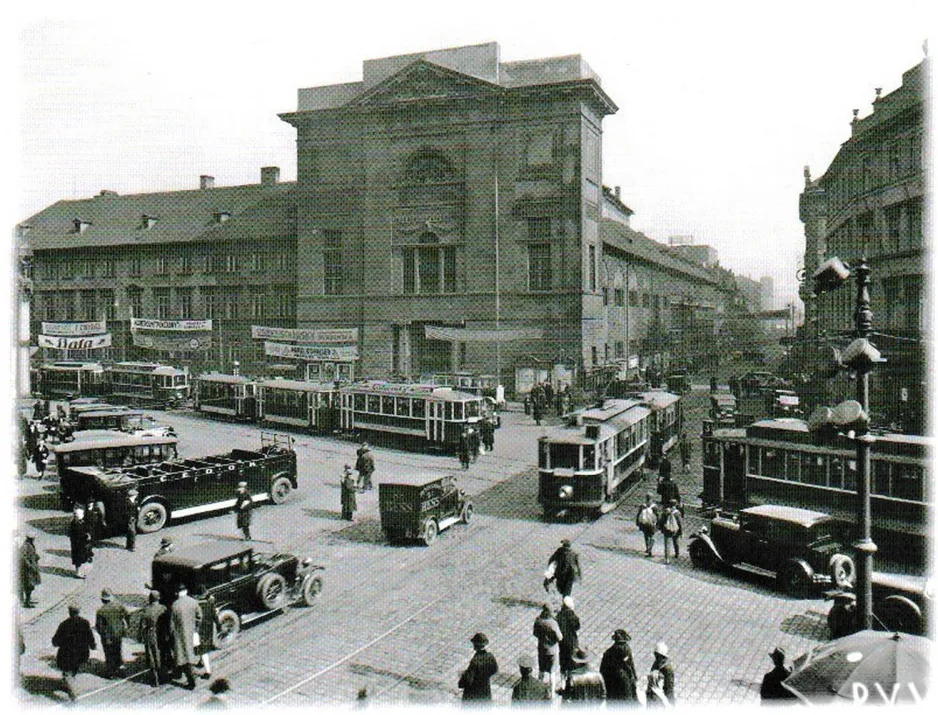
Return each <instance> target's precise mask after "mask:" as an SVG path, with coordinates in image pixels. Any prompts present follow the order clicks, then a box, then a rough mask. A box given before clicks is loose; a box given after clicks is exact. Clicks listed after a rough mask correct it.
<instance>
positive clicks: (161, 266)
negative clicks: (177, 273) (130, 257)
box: [156, 256, 169, 276]
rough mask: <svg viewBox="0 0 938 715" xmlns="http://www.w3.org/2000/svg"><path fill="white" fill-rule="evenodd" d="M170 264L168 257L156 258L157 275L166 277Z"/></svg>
mask: <svg viewBox="0 0 938 715" xmlns="http://www.w3.org/2000/svg"><path fill="white" fill-rule="evenodd" d="M168 264H169V261H168V260H167V258H166V256H157V257H156V275H158V276H165V275H166V273H167V270H166V267H167V265H168Z"/></svg>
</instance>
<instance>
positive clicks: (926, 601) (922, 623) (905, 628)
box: [824, 571, 934, 638]
mask: <svg viewBox="0 0 938 715" xmlns="http://www.w3.org/2000/svg"><path fill="white" fill-rule="evenodd" d="M933 594H934V584H933V583H932V582H931V581H930V580H927V579H925V578H922V577H920V576H907V575H905V574H892V573H882V572H880V571H874V572H873V628H874V629H877V630H887V631H899V632H902V633H911V634H912V635H917V636H924V635H928V631H929V621H930V617H929V611H930V610H931V601H932V597H933ZM824 598H825V599H827V600H832V601H833V602H834V604H833V605H832V606H831V610H830V611H828V613H827V626H828V628H830V633H831V638H840V637H842V636H848V635H850V634H851V633H856V632H857V631H858V630H860V624H859V623H858V621H857V615H858V614H857V608H856V605H857V595H856V593H855V592H854V591H853V590H845V589H838V590H835V591H828V592H827V593H825V594H824Z"/></svg>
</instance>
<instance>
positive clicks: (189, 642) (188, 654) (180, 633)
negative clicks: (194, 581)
mask: <svg viewBox="0 0 938 715" xmlns="http://www.w3.org/2000/svg"><path fill="white" fill-rule="evenodd" d="M201 618H202V609H201V608H200V607H199V602H198V601H196V600H195V599H194V598H192V596H190V595H189V592H188V590H187V589H186V588H185V586H181V587H180V589H179V595H178V596H177V597H176V600H175V601H174V602H173V605H172V608H170V628H171V632H172V636H173V658H174V659H175V661H176V673H175V675H176V676H177V677H178V675H179V671H180V670H181V671H182V673H183V674H184V675H185V676H186V687H187V688H189V690H195V673H194V671H193V666H195V665H196V664H197V663H198V662H199V657H198V656H197V655H196V654H195V643H194V642H193V637H194V636H195V633H196V630H197V629H198V627H199V621H200V620H201Z"/></svg>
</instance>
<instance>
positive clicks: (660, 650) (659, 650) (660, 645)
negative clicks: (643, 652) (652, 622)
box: [655, 641, 668, 658]
mask: <svg viewBox="0 0 938 715" xmlns="http://www.w3.org/2000/svg"><path fill="white" fill-rule="evenodd" d="M655 655H660V656H663V657H665V658H666V657H667V656H668V644H667V643H665V642H664V641H658V642H657V643H656V644H655Z"/></svg>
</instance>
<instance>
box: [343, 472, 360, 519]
mask: <svg viewBox="0 0 938 715" xmlns="http://www.w3.org/2000/svg"><path fill="white" fill-rule="evenodd" d="M357 490H358V485H357V484H356V481H355V475H354V474H353V473H352V467H351V466H350V465H348V464H346V465H345V471H344V472H342V518H343V519H345V520H346V521H352V519H353V518H354V516H355V510H356V509H357V508H358V502H357V500H356V498H355V492H356V491H357Z"/></svg>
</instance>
